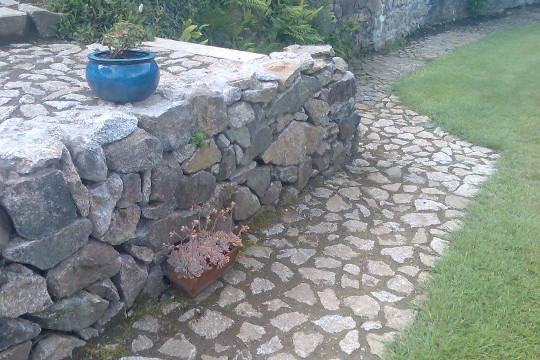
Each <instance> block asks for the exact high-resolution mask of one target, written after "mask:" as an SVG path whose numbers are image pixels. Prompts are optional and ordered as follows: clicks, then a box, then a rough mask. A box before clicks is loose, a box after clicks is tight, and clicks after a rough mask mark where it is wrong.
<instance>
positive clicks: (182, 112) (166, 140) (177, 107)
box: [134, 100, 197, 151]
mask: <svg viewBox="0 0 540 360" xmlns="http://www.w3.org/2000/svg"><path fill="white" fill-rule="evenodd" d="M134 113H135V114H137V115H138V117H139V126H140V127H141V128H143V129H144V130H146V131H147V132H148V133H149V134H152V135H153V136H155V137H156V138H158V139H159V140H160V141H161V144H162V146H163V150H164V151H171V150H175V149H178V148H180V147H181V146H183V145H186V144H187V143H188V142H189V139H190V138H191V136H192V135H193V133H194V132H195V131H196V130H197V122H196V121H195V116H194V114H193V106H192V105H191V104H190V103H189V102H188V101H179V102H175V103H170V102H169V101H168V100H158V101H157V102H154V103H153V104H152V105H150V106H148V107H140V108H135V109H134Z"/></svg>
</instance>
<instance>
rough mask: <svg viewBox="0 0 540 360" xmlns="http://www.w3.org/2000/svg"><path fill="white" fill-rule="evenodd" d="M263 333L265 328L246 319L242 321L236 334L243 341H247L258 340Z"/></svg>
mask: <svg viewBox="0 0 540 360" xmlns="http://www.w3.org/2000/svg"><path fill="white" fill-rule="evenodd" d="M265 334H266V330H264V328H263V327H262V326H258V325H253V324H251V323H249V322H247V321H246V322H244V323H242V326H241V327H240V333H239V334H238V335H236V336H238V337H239V338H240V339H241V340H242V341H243V342H245V343H248V342H251V341H255V340H259V339H260V338H261V337H262V336H263V335H265Z"/></svg>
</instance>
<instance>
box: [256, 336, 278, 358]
mask: <svg viewBox="0 0 540 360" xmlns="http://www.w3.org/2000/svg"><path fill="white" fill-rule="evenodd" d="M281 349H283V345H282V344H281V340H280V339H279V337H277V336H274V337H273V338H272V339H270V341H268V342H266V343H264V344H262V345H261V346H259V348H257V354H259V355H268V354H272V353H275V352H276V351H278V350H281Z"/></svg>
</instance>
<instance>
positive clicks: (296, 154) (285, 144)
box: [262, 121, 324, 166]
mask: <svg viewBox="0 0 540 360" xmlns="http://www.w3.org/2000/svg"><path fill="white" fill-rule="evenodd" d="M323 136H324V133H323V132H322V130H320V129H319V128H317V127H315V126H313V125H309V124H306V123H304V122H297V121H295V122H293V123H291V124H290V125H289V126H287V128H285V130H283V132H282V133H281V134H280V135H279V136H278V138H277V140H276V141H274V142H273V143H272V145H270V147H269V148H268V149H267V150H266V151H265V152H264V154H263V155H262V159H263V160H264V162H265V163H272V164H275V165H282V166H288V165H296V164H299V163H301V162H302V161H303V160H304V159H305V157H306V156H307V155H310V154H312V153H313V152H314V151H315V150H316V149H317V147H318V146H319V145H320V143H321V141H322V139H323Z"/></svg>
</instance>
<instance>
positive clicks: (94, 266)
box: [47, 241, 120, 298]
mask: <svg viewBox="0 0 540 360" xmlns="http://www.w3.org/2000/svg"><path fill="white" fill-rule="evenodd" d="M118 256H119V253H118V252H117V251H116V250H115V249H114V248H113V247H112V246H110V245H107V244H104V243H100V242H97V241H90V242H89V243H88V244H86V245H85V246H83V247H82V248H81V249H79V250H78V251H77V252H75V254H73V255H72V256H71V257H69V258H67V259H66V260H64V261H62V262H61V263H60V264H58V265H56V267H54V268H53V269H51V270H49V272H48V273H47V285H48V287H49V291H50V292H51V294H52V295H53V296H55V297H57V298H64V297H68V296H71V295H73V294H75V293H76V292H77V291H79V290H81V289H84V288H85V287H86V286H88V285H90V284H92V283H94V282H96V281H98V280H101V279H104V278H107V277H111V276H113V275H115V274H116V273H117V272H118V270H119V269H120V262H119V260H118Z"/></svg>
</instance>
